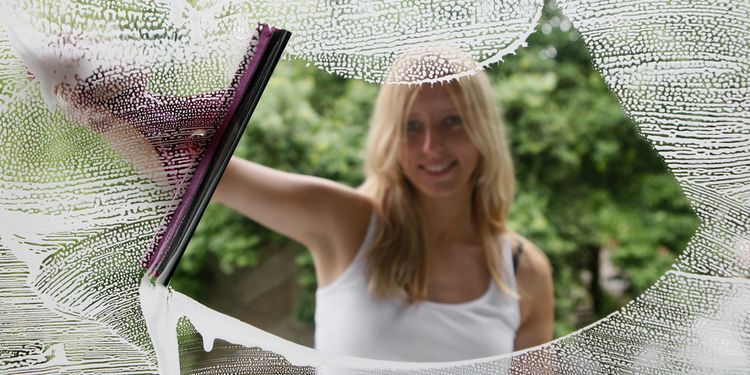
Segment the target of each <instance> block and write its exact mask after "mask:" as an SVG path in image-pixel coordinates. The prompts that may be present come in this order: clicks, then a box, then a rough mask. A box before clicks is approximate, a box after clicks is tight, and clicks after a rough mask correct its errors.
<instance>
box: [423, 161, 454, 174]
mask: <svg viewBox="0 0 750 375" xmlns="http://www.w3.org/2000/svg"><path fill="white" fill-rule="evenodd" d="M456 164H458V161H456V160H453V161H451V162H448V163H444V164H433V165H420V166H419V168H420V169H423V170H425V171H426V172H428V173H430V174H441V173H445V172H447V171H448V170H450V169H452V168H453V166H455V165H456Z"/></svg>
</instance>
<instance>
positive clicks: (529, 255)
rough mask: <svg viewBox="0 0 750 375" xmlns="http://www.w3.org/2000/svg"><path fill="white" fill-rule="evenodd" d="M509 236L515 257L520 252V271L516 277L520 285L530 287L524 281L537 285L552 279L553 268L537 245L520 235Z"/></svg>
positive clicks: (510, 234) (511, 233)
mask: <svg viewBox="0 0 750 375" xmlns="http://www.w3.org/2000/svg"><path fill="white" fill-rule="evenodd" d="M509 236H510V241H511V248H512V249H513V253H514V255H515V254H516V252H520V254H518V255H517V256H518V269H517V270H516V277H517V279H518V281H519V284H520V285H529V283H526V282H524V281H530V282H531V283H532V284H535V283H533V282H534V281H536V280H539V279H542V280H543V279H545V278H546V277H550V278H551V275H552V266H551V264H550V262H549V258H547V255H546V254H544V252H543V251H542V250H541V249H539V247H538V246H537V245H535V244H534V243H533V242H531V241H530V240H529V239H527V238H525V237H523V236H521V235H520V234H518V233H515V232H510V233H509Z"/></svg>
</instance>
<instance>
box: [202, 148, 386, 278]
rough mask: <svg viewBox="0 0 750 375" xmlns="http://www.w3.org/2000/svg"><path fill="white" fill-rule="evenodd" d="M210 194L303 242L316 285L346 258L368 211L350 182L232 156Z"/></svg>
mask: <svg viewBox="0 0 750 375" xmlns="http://www.w3.org/2000/svg"><path fill="white" fill-rule="evenodd" d="M213 199H214V200H215V201H217V202H219V203H222V204H224V205H226V206H229V207H231V208H233V209H234V210H236V211H238V212H240V213H241V214H243V215H245V216H246V217H248V218H250V219H252V220H254V221H256V222H258V223H260V224H262V225H263V226H265V227H268V228H269V229H271V230H274V231H276V232H278V233H280V234H283V235H285V236H287V237H289V238H291V239H293V240H295V241H297V242H299V243H301V244H303V245H304V246H306V247H308V249H310V251H311V253H312V255H313V260H314V262H315V267H316V273H317V274H318V282H319V283H320V284H322V285H326V284H327V283H328V282H330V281H332V280H333V279H334V278H335V277H336V276H338V275H339V274H340V273H341V272H343V270H344V269H346V266H348V264H349V262H351V260H352V258H353V257H354V255H355V252H356V250H357V249H358V247H359V245H360V243H361V241H362V239H363V238H364V234H365V232H366V230H367V225H368V223H369V218H370V214H371V212H372V204H371V203H370V200H369V199H368V198H366V197H365V196H363V195H362V194H361V193H358V192H357V191H355V190H354V189H352V188H349V187H347V186H344V185H341V184H338V183H336V182H333V181H329V180H326V179H323V178H319V177H313V176H305V175H299V174H294V173H288V172H283V171H278V170H275V169H272V168H268V167H265V166H262V165H260V164H256V163H253V162H250V161H247V160H243V159H241V158H238V157H232V159H231V160H230V162H229V165H228V166H227V169H226V171H225V172H224V175H223V177H222V178H221V181H220V182H219V185H218V187H217V189H216V192H215V193H214V195H213Z"/></svg>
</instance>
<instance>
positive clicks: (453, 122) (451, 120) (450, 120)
mask: <svg viewBox="0 0 750 375" xmlns="http://www.w3.org/2000/svg"><path fill="white" fill-rule="evenodd" d="M443 124H444V125H445V126H447V127H449V128H457V127H460V126H462V125H463V124H464V120H463V119H462V118H461V116H458V115H451V116H448V117H446V118H445V119H444V120H443Z"/></svg>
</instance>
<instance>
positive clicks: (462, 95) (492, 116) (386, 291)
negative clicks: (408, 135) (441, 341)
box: [359, 71, 515, 303]
mask: <svg viewBox="0 0 750 375" xmlns="http://www.w3.org/2000/svg"><path fill="white" fill-rule="evenodd" d="M444 85H446V87H445V88H446V89H447V91H448V93H449V95H450V97H451V98H452V99H453V101H454V102H455V103H456V105H457V107H458V108H459V111H460V113H461V116H462V117H463V118H464V123H465V124H466V130H467V132H468V134H469V137H470V139H471V140H472V142H473V143H474V145H475V146H476V147H477V149H478V150H479V154H480V161H479V163H478V165H477V167H476V170H475V171H474V174H473V175H472V179H473V185H474V187H473V191H472V197H471V204H472V213H473V215H474V218H475V222H476V224H477V225H478V230H479V235H480V237H481V244H482V248H483V252H484V255H485V260H486V263H487V267H488V269H489V272H490V275H491V276H492V278H493V280H494V282H495V283H496V284H497V285H498V286H499V288H500V289H501V290H503V291H504V292H506V293H509V294H511V295H514V296H515V293H514V292H512V291H511V290H510V289H509V288H508V287H507V285H505V283H504V282H503V279H502V275H501V274H500V272H499V270H498V269H497V267H495V265H497V264H501V263H500V262H502V258H499V259H498V257H497V255H496V252H495V249H496V248H497V245H498V243H497V239H498V237H499V235H500V234H502V233H504V232H505V231H506V217H507V214H508V209H509V207H510V204H511V201H512V199H513V194H514V184H515V180H514V176H513V164H512V162H511V156H510V152H509V150H508V145H507V141H506V137H505V134H504V133H505V131H504V128H503V125H502V123H501V120H500V114H499V111H498V108H497V105H496V104H495V102H494V95H493V93H492V88H491V86H490V83H489V80H488V79H487V76H486V75H485V74H484V72H481V71H478V72H477V71H475V74H473V75H472V76H469V77H462V78H459V79H457V80H456V79H454V80H452V81H450V82H448V83H447V84H444ZM421 88H422V86H421V85H413V84H412V85H408V84H385V85H383V86H382V87H381V89H380V93H379V94H378V97H377V100H376V103H375V108H374V111H373V116H372V119H371V124H370V131H369V134H368V138H367V145H366V149H365V173H366V178H365V181H364V183H363V184H362V185H361V186H360V187H359V191H361V192H363V193H364V194H366V195H367V196H369V197H370V198H371V199H372V200H373V201H374V203H375V210H376V213H377V214H378V216H379V218H380V225H379V227H378V232H377V234H376V236H375V239H374V241H373V243H372V245H371V247H370V248H369V249H367V251H368V253H367V270H368V277H369V284H368V288H369V290H370V292H371V293H373V294H374V295H375V296H378V297H391V296H394V295H396V294H397V293H400V292H401V291H403V292H405V293H406V298H407V301H408V302H409V303H414V302H418V301H423V300H425V299H426V298H427V254H428V252H427V249H426V246H425V238H424V232H423V228H422V226H421V222H422V220H421V219H422V218H421V216H420V212H419V210H418V208H417V205H416V199H415V196H414V191H413V189H412V188H411V187H410V184H409V182H408V180H407V178H406V177H405V176H404V174H403V173H402V171H401V168H400V165H399V162H398V156H399V154H398V153H399V149H400V145H401V142H402V141H403V139H402V137H403V133H404V132H403V124H404V123H405V121H406V119H407V116H408V114H409V111H410V108H411V106H412V104H413V103H414V101H415V99H416V97H417V95H418V94H419V91H420V90H421Z"/></svg>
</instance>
